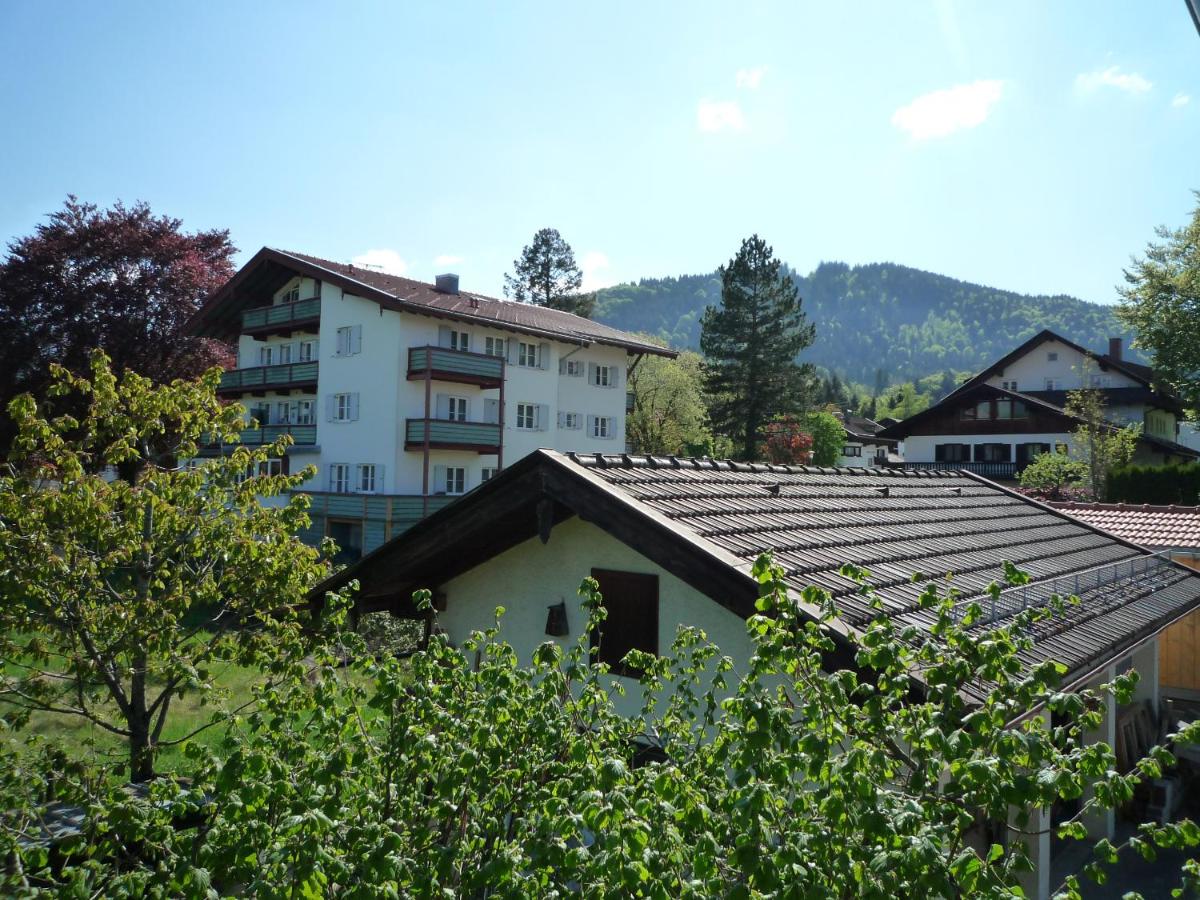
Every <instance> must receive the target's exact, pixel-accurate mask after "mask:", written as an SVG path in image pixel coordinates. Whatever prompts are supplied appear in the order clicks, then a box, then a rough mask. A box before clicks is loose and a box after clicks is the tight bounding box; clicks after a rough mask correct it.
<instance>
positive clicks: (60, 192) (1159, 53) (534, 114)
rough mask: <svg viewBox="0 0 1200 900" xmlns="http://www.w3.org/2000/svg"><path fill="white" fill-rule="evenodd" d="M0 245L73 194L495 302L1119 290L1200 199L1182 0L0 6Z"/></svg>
mask: <svg viewBox="0 0 1200 900" xmlns="http://www.w3.org/2000/svg"><path fill="white" fill-rule="evenodd" d="M0 112H2V113H3V116H2V118H0V121H3V122H4V123H5V125H6V128H5V129H4V130H5V136H4V140H2V141H0V241H4V242H5V243H7V242H8V241H9V240H11V239H12V238H13V237H15V236H18V235H22V234H25V233H28V232H29V231H31V230H32V228H33V227H34V225H35V224H36V223H37V222H38V221H39V219H40V218H41V217H42V216H44V215H45V214H46V213H47V212H49V211H51V210H53V209H55V208H56V207H58V206H59V205H60V204H61V202H62V200H63V198H64V197H65V196H66V194H68V193H75V194H77V195H79V196H80V197H81V198H84V199H86V200H90V201H94V202H97V203H100V204H108V203H111V202H112V201H114V200H116V199H118V198H121V199H124V200H126V201H133V200H138V199H144V200H147V201H148V202H149V203H150V204H151V206H152V207H153V208H154V209H155V210H156V211H157V212H161V213H168V214H171V215H174V216H178V217H180V218H182V219H183V220H184V222H185V225H186V226H188V227H191V228H208V227H218V226H219V227H228V228H229V229H230V230H231V232H232V236H233V239H234V242H235V243H236V244H237V245H238V247H239V248H240V250H241V253H240V257H239V259H240V260H244V259H246V258H247V257H248V256H249V255H250V254H251V253H253V252H254V251H255V250H257V249H258V248H259V247H260V246H262V245H264V244H268V245H272V246H279V247H284V248H292V249H297V250H303V251H307V252H310V253H315V254H319V255H324V256H328V257H330V258H333V259H338V260H348V259H353V258H356V257H358V258H360V259H361V258H364V256H363V255H364V254H367V253H368V252H369V251H376V252H375V253H374V254H373V255H371V256H370V257H365V258H368V259H375V260H377V261H382V262H383V264H385V265H387V266H389V267H391V268H394V269H399V268H403V269H404V270H405V271H406V273H407V274H409V275H411V276H413V277H417V278H424V279H431V278H432V276H433V275H434V274H435V273H436V272H438V271H443V270H452V271H458V272H459V273H460V274H461V276H462V282H463V286H464V287H465V288H469V289H472V290H477V291H481V292H484V293H495V294H498V293H499V291H500V288H501V284H502V277H503V274H504V272H505V271H506V270H507V269H508V268H510V266H511V262H512V260H513V258H514V257H515V256H516V255H517V253H518V252H519V251H520V249H521V247H522V246H523V245H524V244H525V243H526V242H527V241H528V239H529V238H530V236H531V235H532V234H533V232H534V231H535V230H536V229H538V228H540V227H543V226H553V227H556V228H558V229H559V230H560V231H561V232H562V233H563V235H564V236H565V237H566V238H567V239H568V240H569V241H570V242H571V244H572V245H573V246H574V248H575V251H576V254H577V256H578V257H579V258H580V259H581V260H582V261H583V262H584V263H585V266H584V267H585V270H586V272H587V276H588V280H589V283H590V284H592V285H600V284H606V283H612V282H615V281H620V280H625V279H636V278H638V277H642V276H656V275H673V274H680V273H693V272H703V271H711V270H712V269H713V268H715V267H716V266H717V265H718V264H720V263H722V262H724V261H726V260H727V259H728V258H729V257H730V256H731V255H732V254H733V252H734V251H735V250H736V249H737V246H738V243H739V241H740V239H741V238H742V237H745V236H746V235H748V234H750V233H751V232H755V231H757V232H758V233H760V234H762V235H763V236H764V237H765V238H766V239H767V240H769V241H770V242H771V243H772V244H773V245H774V246H775V249H776V252H777V253H778V254H779V255H780V256H781V257H782V258H784V259H785V260H787V261H788V262H789V263H791V264H792V265H794V266H795V267H797V268H798V269H801V270H803V271H808V270H809V269H811V268H812V267H813V266H815V265H816V264H817V263H818V262H819V261H821V260H823V259H838V260H845V261H847V262H851V263H856V262H874V261H885V260H890V261H895V262H900V263H904V264H907V265H912V266H918V267H921V268H925V269H929V270H932V271H936V272H943V273H946V274H949V275H953V276H956V277H960V278H964V279H969V280H972V281H978V282H983V283H986V284H992V285H995V286H998V287H1006V288H1012V289H1015V290H1021V291H1028V292H1038V293H1059V292H1062V293H1070V294H1074V295H1076V296H1080V297H1083V298H1085V299H1088V300H1095V301H1101V302H1109V301H1112V300H1113V299H1115V293H1114V285H1115V284H1117V283H1118V282H1119V281H1120V278H1121V270H1122V267H1123V266H1124V265H1125V264H1126V263H1127V262H1128V259H1129V257H1130V254H1132V253H1136V252H1140V251H1141V250H1142V248H1143V247H1144V246H1145V243H1146V241H1147V240H1149V239H1151V238H1152V237H1153V229H1154V227H1155V226H1156V225H1159V224H1171V225H1179V224H1182V223H1183V221H1184V220H1185V218H1186V217H1187V215H1188V214H1189V212H1190V210H1191V209H1192V206H1193V203H1194V201H1193V197H1192V194H1191V190H1192V189H1195V188H1200V35H1197V33H1196V30H1195V28H1194V27H1193V25H1192V23H1191V20H1190V19H1189V17H1188V14H1187V11H1186V7H1185V4H1184V2H1183V0H1169V2H1168V0H1142V2H1138V3H1127V2H1072V3H1067V2H1055V3H1045V2H1040V0H1036V2H1013V0H1006V2H1004V3H986V4H985V3H963V4H957V3H951V2H944V3H938V2H929V3H916V2H913V3H895V2H887V3H882V2H881V3H855V4H849V3H840V2H838V3H834V2H832V0H831V2H828V3H823V4H819V5H818V4H811V3H803V4H801V3H791V2H788V3H778V4H773V3H757V2H739V3H736V4H733V3H686V4H685V3H682V2H681V3H665V2H664V3H623V2H612V3H586V4H585V3H549V2H547V3H516V2H514V3H505V4H483V3H453V2H443V3H430V4H427V5H418V4H416V3H403V4H402V3H366V2H353V3H345V4H330V3H303V2H295V3H286V4H285V3H268V2H254V3H225V2H204V3H188V4H183V3H155V2H142V3H117V2H112V3H82V2H78V3H69V2H61V3H39V2H20V0H9V2H7V3H3V4H0Z"/></svg>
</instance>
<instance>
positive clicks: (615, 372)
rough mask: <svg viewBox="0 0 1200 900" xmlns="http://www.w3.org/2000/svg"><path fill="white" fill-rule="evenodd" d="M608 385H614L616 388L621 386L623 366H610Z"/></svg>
mask: <svg viewBox="0 0 1200 900" xmlns="http://www.w3.org/2000/svg"><path fill="white" fill-rule="evenodd" d="M608 386H609V387H614V388H615V387H620V386H621V367H620V366H609V367H608Z"/></svg>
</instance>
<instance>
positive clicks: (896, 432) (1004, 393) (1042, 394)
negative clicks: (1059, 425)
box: [878, 381, 1200, 459]
mask: <svg viewBox="0 0 1200 900" xmlns="http://www.w3.org/2000/svg"><path fill="white" fill-rule="evenodd" d="M1051 393H1052V392H1049V391H1031V392H1029V393H1024V392H1022V391H1010V390H1009V389H1008V388H1002V387H996V386H995V385H994V384H988V383H987V382H986V381H984V382H979V383H977V384H974V385H972V386H970V387H967V386H966V385H964V386H963V387H962V388H960V389H959V390H957V391H955V392H954V393H953V394H949V395H948V396H947V397H946V398H945V399H943V400H941V401H939V402H938V403H935V404H934V405H933V406H931V407H929V408H928V409H924V410H921V412H919V413H916V414H915V415H911V416H909V417H908V418H907V419H905V420H904V421H902V422H897V423H896V424H895V425H889V426H888V427H887V428H884V429H883V430H881V431H880V432H879V435H878V436H879V437H883V438H891V439H896V440H904V439H905V438H907V437H908V436H909V435H910V434H912V430H913V427H914V426H916V425H919V424H920V423H921V422H924V421H925V420H926V419H929V418H931V417H933V416H937V415H941V414H943V413H944V412H945V411H946V408H947V407H948V406H949V407H953V408H956V409H957V408H959V407H961V406H967V405H970V404H971V403H974V402H977V401H978V400H980V399H983V398H991V397H1007V398H1008V399H1010V400H1020V401H1021V402H1022V403H1024V404H1026V405H1027V406H1029V407H1030V408H1032V409H1037V410H1040V411H1042V412H1043V413H1046V414H1048V415H1051V416H1058V417H1060V418H1062V419H1063V427H1064V428H1075V427H1077V426H1078V425H1079V424H1081V422H1082V420H1081V419H1079V418H1078V417H1077V416H1073V415H1072V414H1071V413H1069V412H1067V411H1066V410H1065V409H1063V408H1062V407H1061V406H1058V405H1056V404H1055V403H1053V402H1051V401H1050V400H1049V399H1047V397H1048V396H1049V395H1051ZM1110 425H1111V427H1112V428H1114V429H1115V428H1117V427H1118V426H1117V425H1115V424H1112V423H1110ZM998 436H1003V433H1002V432H1001V433H999V434H998ZM1138 440H1139V441H1141V442H1142V443H1145V444H1149V445H1150V446H1151V447H1154V448H1156V449H1158V450H1161V451H1162V452H1164V453H1170V454H1173V455H1175V456H1186V457H1192V458H1193V459H1194V458H1200V451H1197V450H1194V449H1192V448H1191V447H1187V446H1185V445H1183V444H1180V443H1177V442H1175V441H1172V440H1168V439H1167V438H1163V437H1159V436H1157V435H1154V434H1148V433H1146V432H1144V431H1143V432H1142V434H1141V436H1140V437H1139V438H1138Z"/></svg>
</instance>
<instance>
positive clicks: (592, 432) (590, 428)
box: [587, 416, 596, 437]
mask: <svg viewBox="0 0 1200 900" xmlns="http://www.w3.org/2000/svg"><path fill="white" fill-rule="evenodd" d="M587 436H588V437H595V436H596V417H595V416H588V417H587Z"/></svg>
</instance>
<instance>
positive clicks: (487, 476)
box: [480, 466, 500, 481]
mask: <svg viewBox="0 0 1200 900" xmlns="http://www.w3.org/2000/svg"><path fill="white" fill-rule="evenodd" d="M499 471H500V470H499V469H498V468H496V467H495V466H484V467H483V469H481V470H480V478H481V480H483V481H491V480H492V479H493V478H495V477H496V473H497V472H499Z"/></svg>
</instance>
